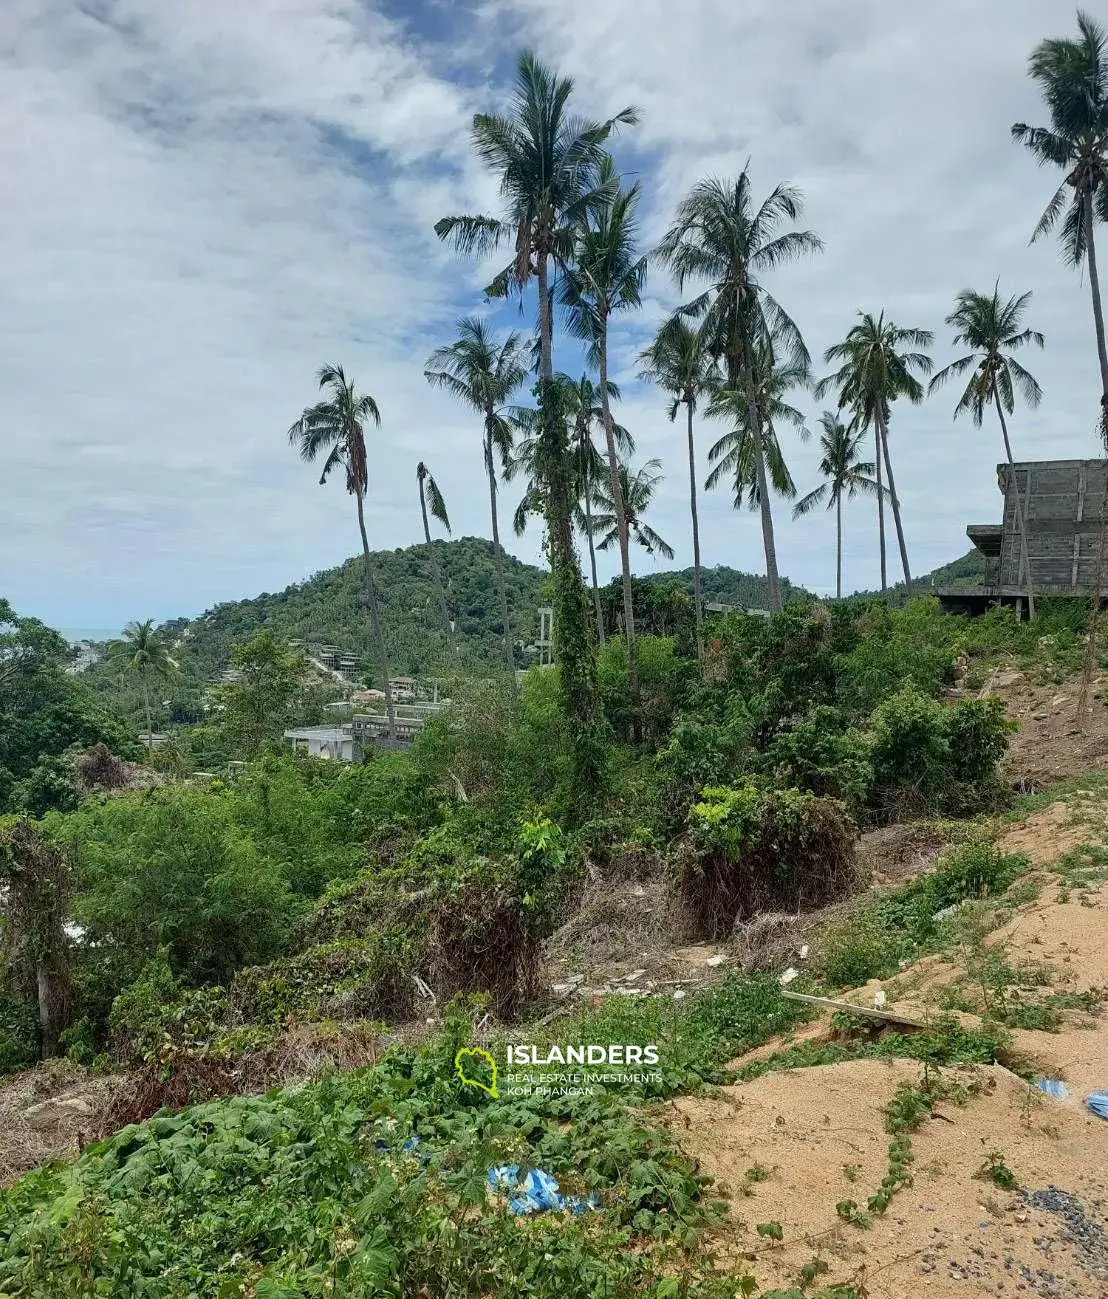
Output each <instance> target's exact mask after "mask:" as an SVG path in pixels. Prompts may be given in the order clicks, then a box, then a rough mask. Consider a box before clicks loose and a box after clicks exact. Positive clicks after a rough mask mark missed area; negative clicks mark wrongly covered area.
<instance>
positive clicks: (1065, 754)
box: [980, 667, 1108, 789]
mask: <svg viewBox="0 0 1108 1299" xmlns="http://www.w3.org/2000/svg"><path fill="white" fill-rule="evenodd" d="M980 694H981V696H982V697H984V696H985V695H995V696H996V697H997V698H999V699H1002V700H1003V701H1004V702H1005V704H1006V705H1007V707H1008V715H1009V716H1010V717H1012V718H1013V719H1014V720H1015V721H1016V722H1018V723H1019V730H1018V731H1017V732H1016V733H1015V735H1013V736H1012V738H1011V742H1010V745H1009V749H1008V755H1007V757H1006V758H1005V760H1004V764H1003V770H1004V773H1005V775H1006V776H1007V777H1008V778H1009V779H1011V780H1013V781H1015V782H1017V783H1018V784H1022V785H1024V786H1025V787H1026V788H1027V789H1045V788H1047V787H1049V786H1050V785H1056V784H1058V783H1059V782H1061V781H1063V780H1067V779H1069V778H1071V777H1073V776H1082V775H1085V774H1086V773H1088V772H1094V771H1108V706H1106V704H1105V696H1106V695H1108V678H1105V677H1103V676H1097V677H1096V678H1094V680H1093V682H1092V685H1091V688H1090V696H1089V707H1088V711H1087V712H1086V713H1085V715H1084V717H1081V718H1079V717H1078V711H1077V709H1078V700H1079V683H1078V682H1076V681H1068V682H1066V683H1065V684H1064V685H1055V684H1044V683H1042V682H1039V681H1036V680H1035V678H1034V677H1033V676H1031V675H1029V674H1027V673H1025V672H1021V671H1020V670H1019V669H1018V668H1016V667H1005V668H1001V669H999V670H997V671H996V672H994V673H992V674H991V676H990V677H989V679H988V680H987V681H986V683H985V685H984V687H983V688H982V690H981V691H980Z"/></svg>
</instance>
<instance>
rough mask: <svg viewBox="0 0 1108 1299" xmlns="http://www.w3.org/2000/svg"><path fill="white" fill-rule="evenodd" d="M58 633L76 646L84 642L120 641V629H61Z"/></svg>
mask: <svg viewBox="0 0 1108 1299" xmlns="http://www.w3.org/2000/svg"><path fill="white" fill-rule="evenodd" d="M58 632H59V634H60V635H62V636H64V637H65V638H66V640H67V641H69V643H70V644H71V645H76V644H77V642H78V641H82V640H95V641H101V640H118V639H119V628H118V627H59V628H58Z"/></svg>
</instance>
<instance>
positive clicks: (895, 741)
mask: <svg viewBox="0 0 1108 1299" xmlns="http://www.w3.org/2000/svg"><path fill="white" fill-rule="evenodd" d="M872 726H873V746H872V761H873V775H874V785H875V797H876V798H877V800H878V802H879V805H884V808H885V809H886V810H893V811H904V810H908V809H912V810H919V811H925V810H929V809H932V810H946V811H952V812H954V811H956V812H966V811H970V810H972V809H974V808H979V807H981V806H982V805H983V804H984V803H985V802H986V801H987V800H988V798H989V797H991V796H993V795H995V793H996V791H997V789H998V787H999V786H998V782H997V777H996V764H997V762H998V761H999V760H1000V758H1001V757H1002V756H1003V755H1004V752H1005V750H1006V749H1007V747H1008V740H1007V736H1008V733H1009V732H1010V731H1012V730H1013V729H1015V728H1014V725H1013V724H1012V723H1011V722H1009V721H1008V719H1007V718H1006V716H1005V712H1004V705H1003V704H1002V703H1001V702H1000V701H999V700H997V699H989V700H985V701H982V700H963V701H960V702H958V703H956V704H954V705H953V706H951V707H947V706H946V705H944V704H942V703H940V702H939V701H938V700H937V699H931V698H929V697H928V696H927V695H924V694H922V693H921V692H920V691H919V690H917V689H916V688H915V686H913V685H907V686H905V687H904V688H903V689H901V690H898V691H897V693H896V694H894V695H892V696H891V697H890V698H889V699H886V700H885V702H884V703H882V704H881V705H880V706H879V707H878V708H877V709H876V710H875V711H874V714H873V720H872ZM905 804H907V809H906V808H905Z"/></svg>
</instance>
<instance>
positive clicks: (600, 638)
mask: <svg viewBox="0 0 1108 1299" xmlns="http://www.w3.org/2000/svg"><path fill="white" fill-rule="evenodd" d="M591 489H592V484H591V483H589V482H586V483H585V536H586V537H588V539H589V567H590V568H591V569H592V606H593V610H594V611H595V613H596V639H597V642H598V643H599V644H601V645H603V644H604V610H603V608H602V607H601V604H600V583H599V582H598V581H597V577H596V543H595V542H594V541H593V536H592V500H591V499H590V498H591V495H592V490H591Z"/></svg>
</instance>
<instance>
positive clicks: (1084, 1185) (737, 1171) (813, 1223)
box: [668, 1060, 1108, 1299]
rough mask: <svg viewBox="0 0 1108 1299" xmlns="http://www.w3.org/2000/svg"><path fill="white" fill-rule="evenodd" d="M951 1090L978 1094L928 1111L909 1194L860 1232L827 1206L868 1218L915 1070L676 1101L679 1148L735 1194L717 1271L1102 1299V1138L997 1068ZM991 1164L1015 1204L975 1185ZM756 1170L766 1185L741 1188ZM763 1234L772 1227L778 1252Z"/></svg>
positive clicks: (875, 1069)
mask: <svg viewBox="0 0 1108 1299" xmlns="http://www.w3.org/2000/svg"><path fill="white" fill-rule="evenodd" d="M955 1076H956V1078H957V1081H959V1082H961V1083H962V1084H964V1085H966V1086H967V1087H968V1086H970V1085H974V1086H975V1087H977V1088H979V1089H980V1092H979V1094H978V1095H976V1096H973V1097H971V1098H969V1099H968V1100H966V1101H965V1103H964V1104H962V1105H957V1104H954V1103H953V1102H943V1103H940V1104H938V1105H937V1106H936V1107H935V1117H933V1118H932V1119H931V1120H929V1121H927V1122H925V1123H924V1125H923V1127H922V1128H921V1129H920V1130H919V1131H918V1132H917V1133H915V1134H913V1136H912V1147H913V1153H914V1155H915V1165H914V1170H915V1177H914V1184H913V1185H911V1186H909V1187H906V1188H904V1189H903V1190H901V1191H899V1192H898V1193H897V1194H896V1195H895V1196H894V1197H893V1200H892V1202H891V1204H890V1206H889V1208H888V1211H887V1212H886V1213H885V1214H884V1215H883V1216H872V1217H871V1219H870V1226H869V1227H868V1228H862V1227H858V1226H855V1225H853V1224H851V1223H848V1222H844V1221H842V1220H841V1218H840V1217H839V1215H838V1213H837V1212H836V1205H837V1204H838V1203H839V1202H841V1201H844V1200H854V1201H855V1202H857V1203H858V1204H861V1205H863V1206H864V1204H865V1201H866V1199H867V1197H868V1195H869V1194H870V1193H871V1191H872V1189H874V1188H876V1186H877V1185H878V1184H879V1183H880V1181H881V1178H882V1176H883V1174H884V1172H885V1167H886V1160H887V1149H888V1143H889V1135H888V1133H887V1132H886V1131H885V1128H884V1119H883V1115H882V1110H883V1108H884V1106H885V1105H887V1104H888V1102H889V1100H890V1099H891V1098H892V1096H893V1094H894V1092H895V1090H896V1086H897V1084H898V1083H899V1082H901V1081H907V1082H913V1083H914V1082H918V1081H919V1077H920V1067H919V1066H918V1065H916V1064H914V1063H911V1062H907V1061H883V1060H858V1061H851V1062H847V1063H843V1064H837V1065H832V1066H827V1067H820V1068H814V1069H798V1070H793V1071H790V1072H784V1073H774V1074H767V1075H764V1076H763V1077H761V1078H759V1079H757V1080H756V1081H754V1082H752V1083H749V1084H747V1085H744V1086H735V1087H725V1088H722V1089H721V1090H720V1091H719V1092H718V1093H716V1094H713V1095H711V1096H706V1097H683V1098H680V1099H678V1100H676V1101H674V1102H672V1104H671V1105H670V1106H669V1107H668V1109H669V1118H668V1122H669V1126H670V1128H671V1130H672V1131H673V1133H674V1135H675V1136H676V1138H677V1139H678V1141H679V1142H680V1143H681V1145H682V1147H683V1148H684V1149H685V1150H686V1151H687V1152H688V1153H689V1154H690V1155H692V1156H694V1157H695V1158H696V1159H697V1160H699V1162H700V1164H701V1167H702V1170H703V1171H704V1172H705V1173H707V1174H710V1175H711V1176H713V1177H715V1178H718V1179H719V1180H720V1181H721V1182H724V1183H726V1184H727V1186H728V1187H729V1189H730V1191H731V1199H730V1222H729V1225H728V1226H727V1228H725V1229H724V1230H723V1231H722V1233H721V1236H720V1240H719V1242H718V1244H719V1249H720V1255H721V1259H724V1260H726V1261H727V1264H728V1265H729V1266H730V1267H732V1268H734V1269H736V1270H737V1269H738V1267H740V1266H743V1267H746V1268H747V1269H748V1270H750V1271H751V1272H752V1273H753V1274H754V1275H755V1276H756V1277H757V1279H758V1281H759V1284H760V1285H761V1286H762V1288H763V1289H766V1288H772V1287H773V1286H774V1285H777V1286H782V1287H787V1286H788V1285H790V1284H794V1283H795V1282H796V1278H797V1276H798V1275H799V1273H800V1271H801V1269H802V1268H803V1267H804V1265H805V1264H806V1263H808V1262H809V1261H810V1260H812V1259H813V1258H820V1259H822V1260H824V1261H825V1262H826V1263H827V1265H828V1271H827V1273H826V1274H825V1275H824V1276H822V1277H821V1278H820V1281H821V1283H825V1284H834V1283H852V1284H854V1285H855V1286H856V1287H858V1288H859V1290H860V1292H861V1293H864V1294H866V1295H868V1296H869V1299H904V1297H905V1296H914V1295H929V1296H934V1297H935V1299H948V1297H949V1299H964V1297H965V1296H969V1295H986V1294H989V1295H997V1294H1010V1295H1013V1296H1016V1295H1017V1294H1021V1293H1026V1294H1037V1295H1042V1296H1044V1297H1049V1299H1093V1297H1094V1296H1095V1297H1096V1299H1101V1297H1102V1296H1105V1295H1108V1220H1106V1216H1105V1215H1106V1212H1108V1125H1105V1124H1103V1123H1101V1122H1100V1121H1099V1120H1097V1119H1095V1118H1092V1117H1089V1116H1087V1115H1086V1114H1085V1113H1084V1112H1083V1111H1082V1110H1080V1109H1079V1108H1077V1107H1076V1106H1072V1105H1065V1104H1059V1103H1057V1102H1054V1101H1051V1100H1050V1099H1049V1098H1047V1097H1045V1096H1042V1094H1041V1093H1035V1092H1032V1090H1031V1089H1030V1088H1029V1087H1028V1086H1027V1084H1025V1083H1023V1082H1022V1081H1021V1080H1020V1079H1019V1078H1017V1077H1016V1076H1015V1075H1014V1074H1011V1073H1009V1072H1008V1071H1007V1070H1006V1069H1003V1068H1001V1067H999V1066H992V1067H988V1068H974V1069H963V1070H958V1071H956V1075H955ZM994 1151H995V1152H1000V1153H1001V1154H1002V1155H1003V1157H1004V1161H1005V1163H1006V1164H1007V1166H1008V1167H1009V1168H1010V1169H1011V1170H1012V1172H1013V1173H1014V1174H1015V1176H1016V1178H1017V1179H1018V1180H1019V1183H1020V1187H1021V1190H1019V1191H1014V1192H1013V1191H1003V1190H999V1189H998V1188H997V1187H996V1186H994V1185H993V1183H992V1182H991V1181H988V1180H983V1179H981V1178H979V1177H978V1176H977V1174H978V1172H979V1170H980V1169H981V1168H982V1165H983V1164H984V1163H985V1161H986V1159H987V1158H988V1156H989V1155H990V1154H991V1153H992V1152H994ZM755 1166H760V1167H761V1169H762V1170H764V1172H765V1173H766V1174H767V1176H766V1177H765V1180H761V1181H751V1180H750V1179H749V1178H747V1177H746V1170H747V1169H750V1168H754V1167H755ZM759 1223H766V1224H768V1223H779V1224H780V1226H781V1230H782V1235H783V1239H782V1241H781V1242H780V1244H776V1243H769V1242H767V1239H766V1238H765V1237H764V1236H761V1235H759V1234H758V1232H757V1226H758V1224H759ZM862 1286H864V1287H865V1288H864V1290H862V1289H861V1287H862Z"/></svg>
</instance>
